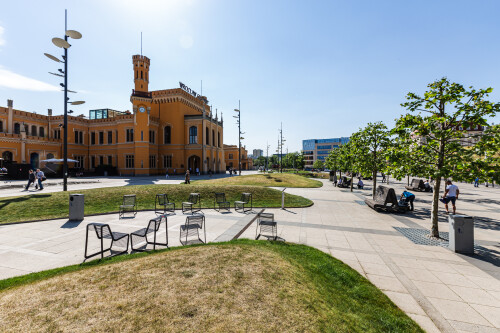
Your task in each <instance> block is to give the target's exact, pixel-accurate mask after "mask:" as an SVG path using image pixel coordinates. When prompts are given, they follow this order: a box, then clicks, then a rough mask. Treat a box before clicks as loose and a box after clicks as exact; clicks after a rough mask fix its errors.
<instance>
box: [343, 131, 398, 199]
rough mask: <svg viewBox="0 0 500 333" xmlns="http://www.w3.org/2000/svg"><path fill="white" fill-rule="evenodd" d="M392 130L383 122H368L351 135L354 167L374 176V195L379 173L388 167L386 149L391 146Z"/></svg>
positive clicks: (362, 172)
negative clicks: (354, 158) (354, 157)
mask: <svg viewBox="0 0 500 333" xmlns="http://www.w3.org/2000/svg"><path fill="white" fill-rule="evenodd" d="M389 136H390V132H389V130H388V129H387V126H386V125H385V124H384V123H383V122H376V123H368V125H367V126H366V127H365V128H362V129H360V130H359V131H358V132H356V133H354V134H353V135H352V136H351V139H350V142H351V143H352V146H353V149H354V153H355V156H356V160H355V163H354V167H355V169H356V171H358V172H361V174H370V175H372V177H373V188H372V195H373V197H375V191H376V190H377V173H378V172H379V171H383V170H384V169H385V168H386V156H385V154H386V151H387V149H388V148H389V146H390V139H389Z"/></svg>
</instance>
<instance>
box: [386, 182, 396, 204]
mask: <svg viewBox="0 0 500 333" xmlns="http://www.w3.org/2000/svg"><path fill="white" fill-rule="evenodd" d="M385 204H386V205H387V204H391V205H392V206H397V205H398V197H397V196H396V191H394V189H393V188H392V187H388V190H387V197H386V199H385Z"/></svg>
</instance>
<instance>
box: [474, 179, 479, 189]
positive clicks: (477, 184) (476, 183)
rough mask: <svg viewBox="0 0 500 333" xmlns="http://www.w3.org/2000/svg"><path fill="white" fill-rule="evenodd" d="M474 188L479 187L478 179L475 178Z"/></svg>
mask: <svg viewBox="0 0 500 333" xmlns="http://www.w3.org/2000/svg"><path fill="white" fill-rule="evenodd" d="M474 187H479V177H476V179H474Z"/></svg>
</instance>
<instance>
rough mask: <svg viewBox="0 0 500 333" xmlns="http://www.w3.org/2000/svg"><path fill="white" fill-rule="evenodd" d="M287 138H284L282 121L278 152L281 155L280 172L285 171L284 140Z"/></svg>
mask: <svg viewBox="0 0 500 333" xmlns="http://www.w3.org/2000/svg"><path fill="white" fill-rule="evenodd" d="M285 141H286V140H284V139H283V123H281V128H280V137H279V139H278V154H279V155H280V173H282V172H283V142H285Z"/></svg>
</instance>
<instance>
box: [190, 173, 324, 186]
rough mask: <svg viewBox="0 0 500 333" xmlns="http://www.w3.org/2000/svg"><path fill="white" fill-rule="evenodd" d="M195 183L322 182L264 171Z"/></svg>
mask: <svg viewBox="0 0 500 333" xmlns="http://www.w3.org/2000/svg"><path fill="white" fill-rule="evenodd" d="M196 184H217V185H256V186H266V187H271V186H276V187H321V186H323V183H322V182H320V181H317V180H314V179H309V178H306V177H302V176H300V175H297V174H291V173H266V174H255V175H246V176H234V177H228V178H219V179H208V180H198V181H196Z"/></svg>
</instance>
